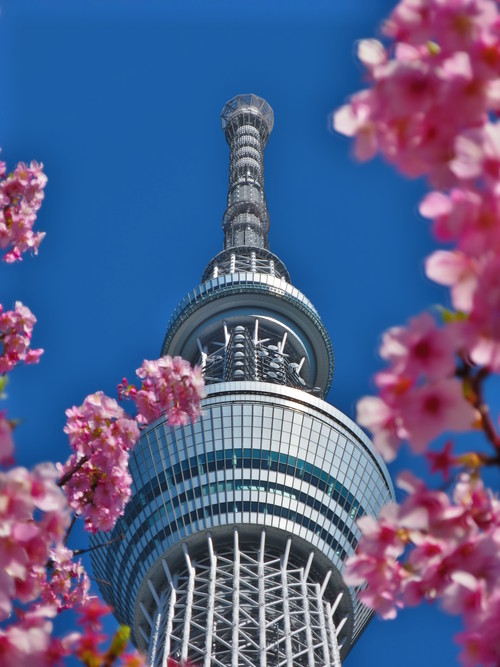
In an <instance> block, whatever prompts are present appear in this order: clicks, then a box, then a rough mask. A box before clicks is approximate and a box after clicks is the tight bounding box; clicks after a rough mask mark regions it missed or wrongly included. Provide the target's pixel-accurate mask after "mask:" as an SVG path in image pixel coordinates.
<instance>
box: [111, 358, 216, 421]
mask: <svg viewBox="0 0 500 667" xmlns="http://www.w3.org/2000/svg"><path fill="white" fill-rule="evenodd" d="M136 372H137V376H138V377H139V378H140V379H141V380H142V385H141V386H140V387H139V388H137V387H136V386H135V385H132V384H129V383H128V380H127V378H123V381H122V383H121V384H120V385H118V392H119V396H120V398H130V399H132V400H133V401H134V403H135V405H136V407H137V416H136V419H137V422H138V423H139V424H143V425H145V424H149V423H151V422H153V421H154V420H155V419H158V418H159V417H161V416H162V415H166V417H167V419H168V422H169V424H170V425H172V426H177V425H179V424H187V423H188V422H189V421H194V420H196V419H197V418H198V417H199V416H200V414H201V405H200V400H201V399H202V398H203V396H204V395H205V385H204V382H203V377H202V374H201V370H200V368H199V367H198V366H195V367H194V368H192V367H191V365H190V364H189V363H188V362H187V361H185V360H184V359H182V358H181V357H174V358H172V357H169V356H165V357H161V358H160V359H158V360H155V361H147V360H146V361H144V362H143V364H142V366H141V367H140V368H138V369H137V371H136Z"/></svg>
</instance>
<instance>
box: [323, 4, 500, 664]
mask: <svg viewBox="0 0 500 667" xmlns="http://www.w3.org/2000/svg"><path fill="white" fill-rule="evenodd" d="M499 25H500V13H499V3H498V2H495V1H494V0H401V1H400V2H399V3H398V4H397V5H396V7H395V9H394V10H393V12H392V13H391V15H390V16H389V18H388V19H387V20H386V21H385V23H384V25H383V28H382V33H383V37H385V39H386V41H385V43H382V42H381V41H377V40H374V39H369V40H364V41H362V42H360V43H359V45H358V57H359V59H360V61H361V63H362V64H363V65H364V67H365V69H366V78H367V81H368V87H367V88H366V89H365V90H363V91H361V92H359V93H356V94H355V95H353V96H352V97H351V99H350V101H349V103H348V104H346V105H345V106H343V107H342V108H341V109H339V110H338V111H337V112H336V113H335V114H334V116H333V125H334V127H335V129H336V130H337V131H338V132H340V133H342V134H344V135H347V136H349V137H353V139H354V142H355V143H354V154H355V156H356V157H357V158H358V159H359V160H362V161H363V160H367V159H370V158H372V157H373V156H375V155H376V154H377V153H379V154H380V155H382V156H383V157H384V158H385V159H386V160H387V161H388V162H389V163H391V164H393V165H394V166H395V167H396V168H397V169H398V170H399V171H400V172H401V173H403V174H404V175H407V176H410V177H420V176H423V177H426V178H427V180H428V182H429V183H430V185H431V187H432V188H433V189H432V190H431V191H430V192H429V193H428V194H427V195H426V196H425V197H424V199H423V201H422V202H421V204H420V209H419V210H420V214H421V215H422V216H423V217H425V218H428V219H430V220H431V221H432V227H433V233H434V236H435V238H436V239H437V241H439V242H442V243H444V244H447V247H446V248H444V249H439V250H436V251H435V252H434V253H433V254H432V255H431V256H430V257H428V258H427V260H426V262H425V271H426V274H427V277H428V278H429V279H431V280H433V281H435V282H437V283H438V284H441V285H444V286H446V287H448V288H449V290H450V302H451V306H452V309H451V310H446V309H443V310H442V315H441V317H440V318H439V319H440V321H436V319H435V318H434V317H433V316H431V315H430V314H428V313H424V314H421V315H418V316H417V317H415V318H413V319H411V320H410V322H409V324H408V325H407V326H405V327H394V328H392V329H390V330H389V331H387V332H386V333H385V334H384V336H383V338H382V344H381V348H380V354H381V356H382V358H383V359H384V360H385V361H386V362H387V364H388V366H387V367H386V368H385V369H384V370H383V371H381V372H380V373H378V374H377V375H376V376H375V385H376V387H377V390H378V395H377V396H374V397H365V398H363V399H362V400H361V401H359V403H358V421H359V423H360V424H361V425H363V426H365V427H367V428H368V429H369V430H370V431H371V432H372V434H373V441H374V444H375V447H376V448H377V449H378V450H379V451H380V453H381V454H382V455H383V456H384V458H385V459H386V460H387V461H391V460H392V459H394V457H395V456H396V455H397V453H398V451H399V449H400V447H401V446H402V444H403V443H405V442H407V443H408V445H409V446H410V447H411V449H412V450H413V451H414V452H415V453H417V454H425V455H426V457H427V458H428V460H429V463H430V467H431V472H438V471H439V472H441V473H442V474H443V476H444V477H445V478H448V477H449V476H450V471H451V470H452V469H453V470H454V478H453V482H452V484H451V487H450V488H451V493H450V495H447V494H445V493H444V492H443V491H440V490H431V489H428V488H426V486H425V484H424V483H423V482H422V481H419V480H417V479H415V478H414V477H413V476H412V475H411V474H410V473H404V474H403V475H401V476H400V478H399V480H398V485H399V486H400V487H401V488H402V489H403V490H404V491H405V492H406V493H407V494H408V496H407V498H406V499H405V500H404V501H403V502H402V503H400V504H390V505H387V506H386V507H385V508H384V509H383V510H382V512H381V514H380V516H379V518H378V520H375V519H373V518H368V517H363V518H362V519H360V520H359V522H358V525H359V527H360V530H361V532H362V537H361V539H360V543H359V549H358V552H357V554H356V555H355V556H354V557H352V558H351V559H349V560H348V562H347V565H346V570H345V579H346V581H347V582H348V583H349V584H352V585H363V584H366V587H365V588H364V589H363V590H362V591H361V593H360V597H361V599H362V600H363V602H365V603H366V604H367V605H368V606H370V607H371V608H373V609H375V610H377V611H378V612H379V613H380V614H381V615H382V616H383V617H384V618H393V617H395V616H396V614H397V610H398V609H399V608H402V607H404V606H405V605H414V604H418V603H419V602H421V601H422V600H431V601H432V600H436V599H438V600H440V603H441V605H442V607H443V609H444V610H445V611H448V612H450V613H455V614H461V616H462V619H463V625H464V631H463V632H462V633H461V634H459V635H458V636H457V638H456V639H457V641H458V642H459V644H461V646H462V647H463V650H462V653H461V655H460V659H461V661H462V663H463V664H464V665H465V666H466V667H473V666H475V665H483V666H484V667H494V666H497V665H498V664H500V636H499V634H498V629H497V625H498V618H499V615H500V584H499V581H500V576H499V575H500V550H499V548H498V546H499V540H500V504H499V500H498V498H497V497H496V495H494V494H493V492H492V491H491V490H490V489H487V488H486V487H485V485H484V482H483V480H482V475H483V471H484V469H485V467H486V466H499V464H500V435H499V433H498V431H497V427H496V421H497V420H496V419H494V418H493V417H492V416H491V414H490V409H489V406H488V405H487V403H486V401H485V399H484V395H485V391H484V390H485V385H486V383H487V382H488V380H489V378H491V377H493V376H495V375H498V374H499V373H500V123H499V122H498V120H497V116H498V112H499V111H500V33H499V31H498V26H499ZM472 430H474V431H476V432H477V431H481V432H482V433H483V435H484V438H483V439H484V443H485V444H484V448H481V450H480V451H465V452H462V453H457V452H455V451H454V445H453V442H452V441H448V442H447V443H446V445H445V447H444V449H443V450H442V451H441V452H435V451H432V450H431V449H430V445H431V443H432V442H433V441H434V440H435V439H436V438H437V437H438V436H441V435H442V434H444V433H449V432H465V431H472Z"/></svg>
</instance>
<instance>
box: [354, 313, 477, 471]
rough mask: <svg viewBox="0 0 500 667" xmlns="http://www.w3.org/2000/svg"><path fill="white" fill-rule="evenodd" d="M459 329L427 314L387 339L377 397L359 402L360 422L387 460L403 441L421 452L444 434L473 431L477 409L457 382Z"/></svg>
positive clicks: (368, 397) (382, 348) (378, 375)
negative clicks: (386, 362) (443, 432)
mask: <svg viewBox="0 0 500 667" xmlns="http://www.w3.org/2000/svg"><path fill="white" fill-rule="evenodd" d="M459 326H460V324H459V323H456V324H454V326H448V327H438V326H437V325H436V323H435V320H434V318H433V317H432V316H431V315H429V314H428V313H423V314H422V315H419V316H418V317H415V318H413V319H412V320H411V321H410V323H409V325H408V327H406V328H404V327H394V328H392V329H390V330H389V331H387V332H386V333H385V334H384V336H383V340H382V346H381V348H380V353H381V356H382V357H383V358H384V359H386V360H387V361H388V362H389V364H390V366H389V367H388V368H387V369H386V370H384V371H381V372H380V373H378V374H377V375H376V376H375V384H376V385H377V388H378V389H379V395H378V396H367V397H365V398H363V399H361V400H360V401H359V402H358V422H359V423H360V424H361V425H362V426H366V427H367V428H369V429H370V430H371V431H372V433H373V440H374V444H375V446H376V447H377V449H378V450H379V451H380V452H381V453H382V455H383V456H384V458H385V459H386V460H388V461H391V460H392V459H393V458H394V457H395V455H396V453H397V450H398V447H399V445H400V444H401V442H402V441H405V440H407V441H408V442H409V443H410V446H411V447H412V449H413V450H414V451H415V452H418V453H421V452H423V451H424V450H425V449H426V448H427V446H428V444H429V442H431V441H432V440H433V439H434V438H435V437H436V436H438V435H439V434H440V433H441V432H442V431H448V430H453V431H465V430H468V429H470V428H471V427H472V425H473V422H474V418H475V410H474V408H473V407H472V406H471V404H470V403H469V402H467V400H466V399H465V397H464V393H463V390H462V383H461V381H460V380H459V379H457V378H455V377H454V376H455V371H456V358H455V357H456V343H457V337H459V332H458V331H457V329H458V327H459Z"/></svg>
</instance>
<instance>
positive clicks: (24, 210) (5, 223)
mask: <svg viewBox="0 0 500 667" xmlns="http://www.w3.org/2000/svg"><path fill="white" fill-rule="evenodd" d="M6 173H7V172H6V165H5V163H4V162H0V179H1V180H0V248H1V249H6V252H5V253H4V255H3V260H4V261H6V262H16V261H19V260H21V255H22V253H24V252H26V251H27V250H32V251H33V252H34V253H35V254H36V253H37V252H38V246H39V245H40V243H41V242H42V239H43V238H44V236H45V233H44V232H33V224H34V222H35V220H36V215H37V212H38V209H39V208H40V206H41V203H42V200H43V196H44V193H43V190H44V188H45V185H46V183H47V177H46V176H45V174H44V173H43V165H42V164H38V163H37V162H31V163H30V164H29V166H28V165H26V164H25V163H24V162H20V163H19V164H18V165H17V166H16V168H15V169H14V171H13V172H12V173H10V174H9V175H8V176H6Z"/></svg>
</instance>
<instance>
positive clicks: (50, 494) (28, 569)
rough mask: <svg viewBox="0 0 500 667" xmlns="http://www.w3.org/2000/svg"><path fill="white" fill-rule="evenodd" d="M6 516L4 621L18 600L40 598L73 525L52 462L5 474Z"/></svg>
mask: <svg viewBox="0 0 500 667" xmlns="http://www.w3.org/2000/svg"><path fill="white" fill-rule="evenodd" d="M35 513H36V518H35ZM0 518H1V521H0V523H1V526H2V527H1V530H0V572H1V574H0V580H1V585H0V620H3V619H5V618H7V617H8V616H9V615H10V613H11V611H12V601H13V600H14V598H17V599H19V600H20V601H21V602H24V603H28V602H30V601H32V600H35V599H36V598H38V596H39V594H40V591H41V587H42V585H44V576H45V566H46V564H47V561H48V560H49V558H50V550H51V548H52V545H53V544H57V543H60V542H61V541H62V539H63V537H64V534H65V531H66V529H67V527H68V525H69V522H70V518H69V512H68V508H67V504H66V500H65V498H64V494H63V493H62V491H61V490H60V489H59V487H58V486H57V470H56V468H55V466H54V465H52V464H48V463H47V464H40V465H38V466H36V467H35V468H34V469H33V471H31V472H30V471H28V470H26V469H25V468H13V469H11V470H9V471H7V472H0Z"/></svg>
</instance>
